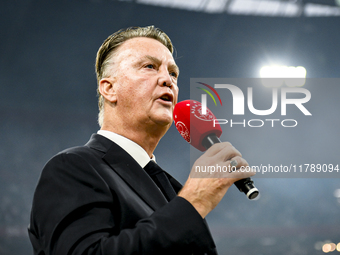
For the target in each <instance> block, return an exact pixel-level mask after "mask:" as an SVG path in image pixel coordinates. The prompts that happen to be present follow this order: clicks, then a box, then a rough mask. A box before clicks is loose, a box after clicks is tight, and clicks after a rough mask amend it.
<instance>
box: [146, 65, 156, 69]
mask: <svg viewBox="0 0 340 255" xmlns="http://www.w3.org/2000/svg"><path fill="white" fill-rule="evenodd" d="M145 68H149V69H155V65H153V64H148V65H146V66H145Z"/></svg>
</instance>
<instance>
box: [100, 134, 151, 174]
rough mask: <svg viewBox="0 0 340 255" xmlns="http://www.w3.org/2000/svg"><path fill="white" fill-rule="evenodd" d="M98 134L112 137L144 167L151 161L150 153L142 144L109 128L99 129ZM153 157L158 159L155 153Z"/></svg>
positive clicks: (111, 138)
mask: <svg viewBox="0 0 340 255" xmlns="http://www.w3.org/2000/svg"><path fill="white" fill-rule="evenodd" d="M97 134H99V135H102V136H104V137H106V138H108V139H110V140H111V141H113V142H115V143H116V144H118V145H119V146H120V147H122V149H123V150H125V151H126V152H127V153H129V154H130V156H131V157H133V159H134V160H136V161H137V163H138V164H139V165H140V166H141V167H142V168H144V167H145V166H146V165H147V164H148V163H149V161H150V158H149V155H148V154H147V153H146V151H145V150H144V149H143V148H142V147H141V146H140V145H138V144H137V143H135V142H133V141H132V140H130V139H128V138H126V137H124V136H121V135H118V134H116V133H113V132H111V131H107V130H99V131H98V132H97ZM151 159H152V160H154V161H156V157H155V156H154V155H152V158H151Z"/></svg>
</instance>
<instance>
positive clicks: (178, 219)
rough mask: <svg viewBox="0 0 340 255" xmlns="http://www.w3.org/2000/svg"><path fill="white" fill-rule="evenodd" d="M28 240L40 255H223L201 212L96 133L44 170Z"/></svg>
mask: <svg viewBox="0 0 340 255" xmlns="http://www.w3.org/2000/svg"><path fill="white" fill-rule="evenodd" d="M168 177H169V179H170V181H171V183H172V185H173V187H174V189H175V190H176V192H178V191H179V189H180V188H181V185H180V184H179V183H178V182H177V181H176V180H175V179H174V178H172V177H171V176H170V175H168ZM29 237H30V240H31V242H32V245H33V249H34V254H39V255H41V254H51V255H52V254H58V255H66V254H111V255H115V254H122V255H123V254H148V255H149V254H158V255H162V254H175V255H177V254H216V249H215V244H214V241H213V240H212V237H211V234H210V231H209V229H208V227H207V225H206V223H205V221H204V220H202V218H201V216H200V215H199V214H198V213H197V211H196V210H195V209H194V207H193V206H192V205H191V204H190V203H189V202H188V201H186V200H185V199H183V198H181V197H175V198H174V199H173V200H171V201H170V202H167V200H166V199H165V197H164V195H163V194H162V193H161V191H160V190H159V189H158V187H157V186H156V184H155V183H154V182H153V181H152V179H151V178H150V177H149V176H148V174H147V173H146V172H145V171H144V170H143V169H142V168H141V167H140V166H139V164H138V163H137V162H136V161H135V160H134V159H133V158H132V157H131V156H130V155H129V154H128V153H127V152H126V151H125V150H123V149H122V148H121V147H119V146H118V145H117V144H115V143H113V142H112V141H110V140H109V139H107V138H105V137H103V136H100V135H97V134H94V135H92V137H91V139H90V141H89V142H88V143H87V144H86V145H85V146H82V147H76V148H71V149H67V150H65V151H63V152H61V153H59V154H57V155H56V156H55V157H53V158H52V159H51V160H50V161H49V162H48V163H47V164H46V165H45V167H44V169H43V171H42V174H41V177H40V179H39V182H38V185H37V188H36V191H35V194H34V199H33V206H32V212H31V221H30V226H29Z"/></svg>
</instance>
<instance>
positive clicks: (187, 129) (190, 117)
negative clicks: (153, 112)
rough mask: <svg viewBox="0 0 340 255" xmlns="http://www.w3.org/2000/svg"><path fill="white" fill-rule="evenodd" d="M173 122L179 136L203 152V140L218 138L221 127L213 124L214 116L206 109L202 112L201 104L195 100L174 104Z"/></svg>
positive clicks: (216, 123)
mask: <svg viewBox="0 0 340 255" xmlns="http://www.w3.org/2000/svg"><path fill="white" fill-rule="evenodd" d="M173 117H174V122H175V125H176V128H177V130H178V132H179V133H180V134H181V136H182V137H183V138H184V139H185V140H186V141H187V142H189V143H190V144H191V145H192V146H194V147H195V148H196V149H198V150H200V151H205V150H206V148H205V147H204V146H203V144H202V141H203V139H204V138H205V137H206V136H208V135H210V134H215V135H216V136H217V137H220V136H221V134H222V129H221V126H220V125H219V124H218V122H214V120H215V119H216V117H215V115H214V114H213V113H212V112H211V111H210V110H209V109H208V108H206V113H205V114H203V112H202V104H201V103H200V102H198V101H195V100H184V101H181V102H179V103H177V104H176V106H175V109H174V112H173Z"/></svg>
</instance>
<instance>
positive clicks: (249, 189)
mask: <svg viewBox="0 0 340 255" xmlns="http://www.w3.org/2000/svg"><path fill="white" fill-rule="evenodd" d="M220 142H221V140H220V139H219V138H218V137H217V136H216V135H215V134H214V133H212V134H209V135H207V136H206V137H205V138H204V139H203V141H202V144H203V146H204V147H205V148H206V149H209V148H210V147H211V146H213V145H214V144H215V143H220ZM234 184H235V186H236V187H237V188H238V189H239V191H241V192H243V193H244V194H246V195H247V197H248V198H249V199H254V198H256V197H257V196H258V195H259V193H260V192H259V190H258V189H257V188H256V187H255V185H254V182H253V180H252V179H251V178H245V179H242V180H238V181H237V182H235V183H234Z"/></svg>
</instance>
